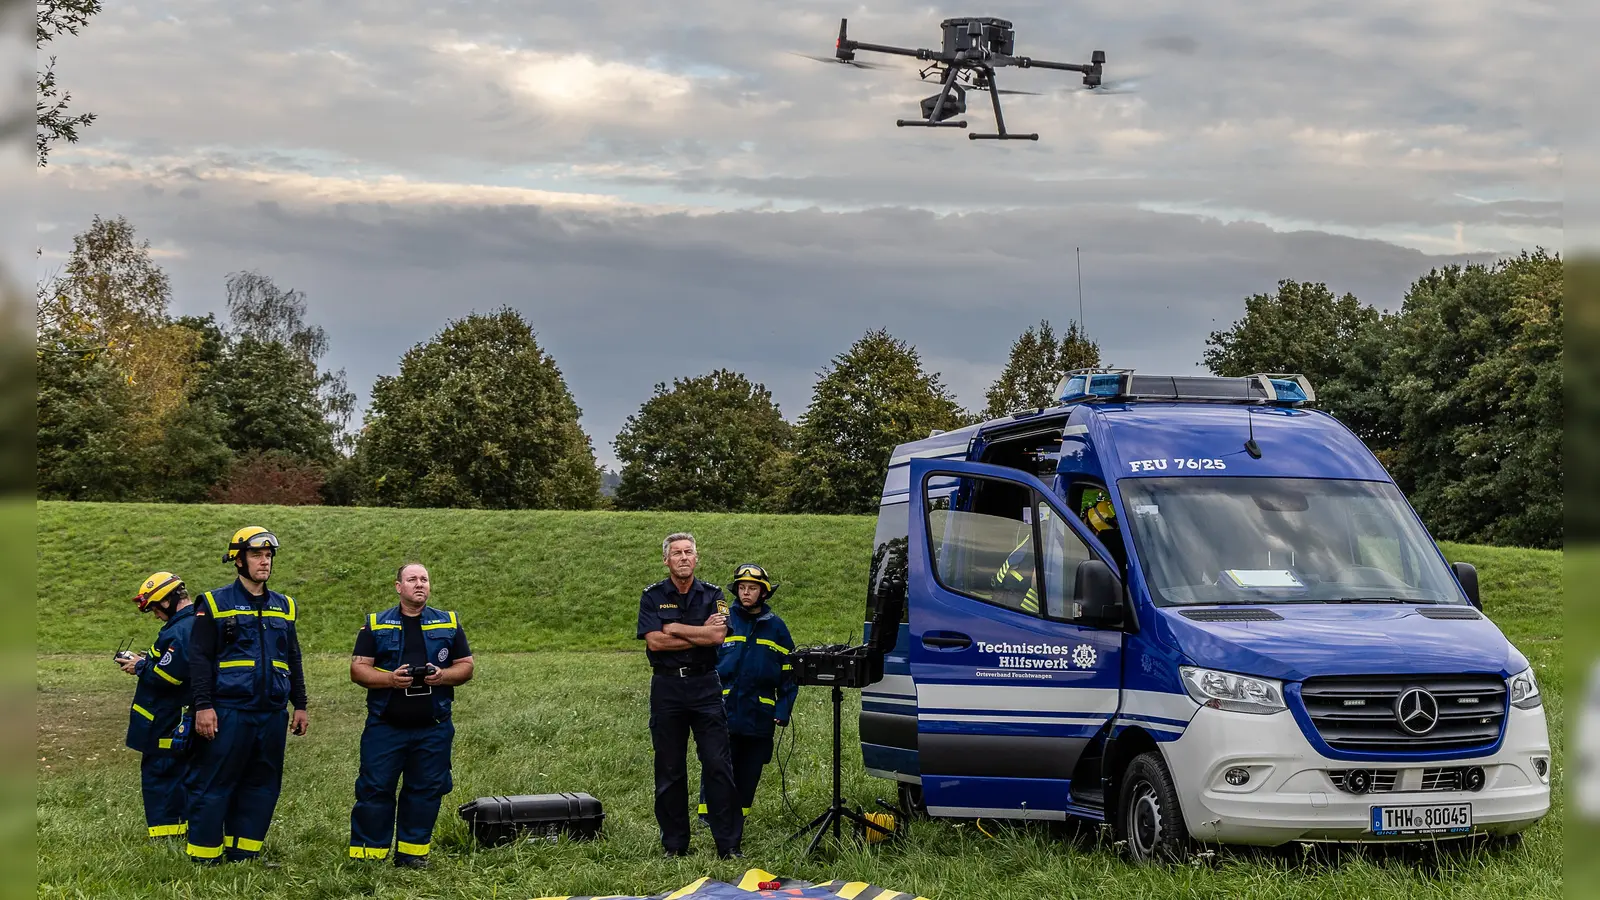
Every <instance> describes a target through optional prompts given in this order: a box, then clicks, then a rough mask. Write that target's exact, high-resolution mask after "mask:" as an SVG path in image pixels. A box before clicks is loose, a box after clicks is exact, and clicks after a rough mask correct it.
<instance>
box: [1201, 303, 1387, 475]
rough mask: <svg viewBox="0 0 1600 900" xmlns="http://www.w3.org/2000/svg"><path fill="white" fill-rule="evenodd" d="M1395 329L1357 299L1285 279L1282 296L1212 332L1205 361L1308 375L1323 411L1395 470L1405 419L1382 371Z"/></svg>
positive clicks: (1219, 370)
mask: <svg viewBox="0 0 1600 900" xmlns="http://www.w3.org/2000/svg"><path fill="white" fill-rule="evenodd" d="M1395 323H1396V317H1395V316H1391V315H1385V314H1384V313H1382V312H1380V311H1379V310H1377V309H1375V308H1373V307H1371V306H1367V305H1364V304H1362V303H1361V301H1359V300H1357V299H1356V297H1355V295H1353V294H1349V293H1346V294H1345V295H1344V296H1342V297H1336V296H1334V294H1333V292H1332V291H1330V290H1329V289H1328V286H1327V285H1325V284H1322V283H1312V282H1296V281H1291V280H1283V281H1279V282H1278V290H1277V293H1276V294H1256V295H1254V296H1251V297H1248V298H1246V300H1245V314H1244V317H1243V318H1241V319H1239V320H1238V321H1236V322H1234V323H1233V325H1232V327H1230V328H1228V329H1227V330H1225V331H1213V332H1212V333H1211V335H1210V337H1208V338H1207V340H1206V350H1205V351H1204V354H1203V359H1204V362H1205V365H1206V367H1207V368H1209V369H1210V370H1211V372H1212V374H1215V375H1223V376H1230V377H1239V376H1243V375H1250V374H1253V373H1255V372H1297V373H1300V374H1303V375H1305V376H1306V377H1307V378H1308V379H1310V381H1311V385H1312V387H1313V388H1314V389H1315V390H1316V392H1317V399H1318V403H1319V405H1320V406H1322V408H1324V409H1326V410H1327V411H1328V412H1330V413H1332V414H1333V415H1334V416H1335V417H1336V418H1338V419H1339V420H1340V421H1342V422H1344V423H1345V424H1346V425H1348V426H1349V427H1350V429H1351V430H1352V431H1354V432H1355V433H1356V434H1357V435H1358V436H1360V437H1361V439H1362V440H1363V441H1366V442H1367V445H1368V446H1370V447H1372V448H1373V450H1374V452H1376V453H1377V455H1378V457H1379V459H1380V460H1383V461H1384V462H1385V464H1388V463H1389V462H1391V461H1392V460H1393V458H1394V452H1395V450H1394V448H1395V447H1396V444H1397V442H1398V440H1399V421H1398V419H1397V416H1396V413H1395V410H1394V406H1393V404H1392V403H1391V402H1390V400H1389V397H1388V383H1387V382H1386V381H1385V379H1384V377H1383V374H1382V371H1383V365H1384V360H1385V358H1386V357H1387V355H1388V352H1389V349H1390V347H1391V345H1392V343H1393V329H1394V327H1395Z"/></svg>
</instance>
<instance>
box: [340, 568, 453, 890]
mask: <svg viewBox="0 0 1600 900" xmlns="http://www.w3.org/2000/svg"><path fill="white" fill-rule="evenodd" d="M394 589H395V593H397V594H399V595H400V602H399V604H397V605H395V606H392V607H390V608H388V609H386V610H384V611H383V612H378V613H370V614H368V616H367V619H366V621H365V622H363V623H361V630H360V631H358V632H357V633H356V647H355V653H354V655H353V656H352V657H351V659H350V680H351V681H354V682H355V683H356V684H359V685H361V686H362V687H364V688H366V689H367V725H366V729H365V730H364V731H362V733H361V774H360V775H358V776H357V777H356V805H355V808H354V809H353V810H351V811H350V856H351V858H352V859H384V858H385V857H387V856H388V855H389V850H390V843H391V840H392V841H393V843H394V864H395V865H397V866H405V867H414V868H423V867H425V866H426V865H427V864H428V850H429V847H430V846H431V844H432V842H433V825H434V821H435V820H436V819H437V818H438V817H439V804H440V801H441V800H443V799H444V795H445V794H448V793H450V789H451V788H452V787H453V786H454V785H453V784H452V782H451V779H450V747H451V744H452V743H453V741H454V738H455V733H456V732H455V725H454V724H453V723H452V722H451V720H450V705H451V702H452V701H453V700H454V694H455V687H456V685H460V684H465V683H466V682H467V681H468V680H470V679H471V678H472V650H471V649H470V648H469V647H468V646H467V634H466V631H465V630H464V629H463V628H462V627H461V621H460V620H459V619H458V618H457V617H456V614H455V611H454V610H444V609H437V608H435V607H432V606H429V605H428V598H429V597H430V596H431V595H432V593H433V581H432V580H431V579H430V577H429V574H428V569H427V567H426V566H424V565H422V564H421V563H418V562H408V563H406V564H405V565H403V566H401V567H400V569H399V571H397V572H396V573H395V580H394ZM402 775H404V776H405V782H404V784H403V785H402V784H401V776H402ZM396 786H399V788H400V796H399V802H398V804H397V803H396V800H395V788H396ZM397 819H398V826H397Z"/></svg>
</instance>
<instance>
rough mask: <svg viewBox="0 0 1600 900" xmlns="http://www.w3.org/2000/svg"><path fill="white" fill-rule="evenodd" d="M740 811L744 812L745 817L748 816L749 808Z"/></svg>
mask: <svg viewBox="0 0 1600 900" xmlns="http://www.w3.org/2000/svg"><path fill="white" fill-rule="evenodd" d="M742 811H743V812H744V814H745V815H747V816H748V815H750V807H748V806H746V807H745V808H744V809H743V810H742Z"/></svg>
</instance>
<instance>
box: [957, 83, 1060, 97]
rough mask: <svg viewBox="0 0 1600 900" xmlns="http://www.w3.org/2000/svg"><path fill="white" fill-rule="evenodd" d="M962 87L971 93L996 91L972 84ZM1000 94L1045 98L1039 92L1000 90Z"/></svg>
mask: <svg viewBox="0 0 1600 900" xmlns="http://www.w3.org/2000/svg"><path fill="white" fill-rule="evenodd" d="M962 87H965V88H966V89H967V90H969V91H992V90H994V88H992V87H979V86H977V85H971V84H967V85H962ZM999 92H1000V93H1002V94H1027V95H1028V96H1030V97H1039V96H1043V95H1042V94H1040V93H1039V92H1038V91H1013V90H1011V89H1010V88H1000V91H999Z"/></svg>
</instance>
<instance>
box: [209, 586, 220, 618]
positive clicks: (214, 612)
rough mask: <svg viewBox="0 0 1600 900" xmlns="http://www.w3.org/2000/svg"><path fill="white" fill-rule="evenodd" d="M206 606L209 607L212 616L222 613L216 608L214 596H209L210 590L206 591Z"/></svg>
mask: <svg viewBox="0 0 1600 900" xmlns="http://www.w3.org/2000/svg"><path fill="white" fill-rule="evenodd" d="M206 606H209V607H211V614H212V615H213V616H220V615H222V613H221V612H220V611H218V610H217V600H216V598H215V597H213V596H211V592H210V591H206Z"/></svg>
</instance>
